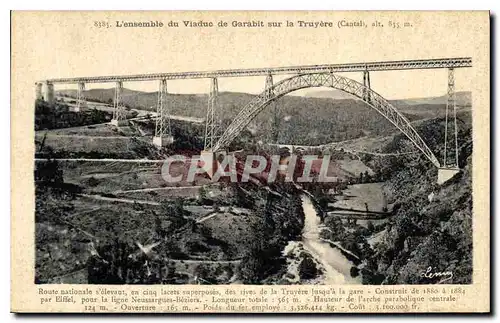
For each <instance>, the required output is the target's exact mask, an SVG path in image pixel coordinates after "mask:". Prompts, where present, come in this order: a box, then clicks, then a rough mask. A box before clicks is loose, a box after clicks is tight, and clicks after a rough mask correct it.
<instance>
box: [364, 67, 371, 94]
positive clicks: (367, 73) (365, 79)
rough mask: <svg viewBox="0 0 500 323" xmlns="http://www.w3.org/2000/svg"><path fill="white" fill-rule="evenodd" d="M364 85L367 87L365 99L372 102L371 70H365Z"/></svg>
mask: <svg viewBox="0 0 500 323" xmlns="http://www.w3.org/2000/svg"><path fill="white" fill-rule="evenodd" d="M363 85H364V86H365V89H364V90H363V99H365V100H366V101H368V102H370V101H371V95H370V89H371V85H370V71H368V70H364V71H363Z"/></svg>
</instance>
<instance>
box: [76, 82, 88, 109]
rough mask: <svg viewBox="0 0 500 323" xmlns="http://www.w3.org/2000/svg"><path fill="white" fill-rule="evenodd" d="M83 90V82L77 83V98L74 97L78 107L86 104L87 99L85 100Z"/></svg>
mask: <svg viewBox="0 0 500 323" xmlns="http://www.w3.org/2000/svg"><path fill="white" fill-rule="evenodd" d="M84 92H85V83H83V82H80V83H78V91H77V98H76V102H77V107H78V109H80V108H83V107H85V106H87V101H85V95H84Z"/></svg>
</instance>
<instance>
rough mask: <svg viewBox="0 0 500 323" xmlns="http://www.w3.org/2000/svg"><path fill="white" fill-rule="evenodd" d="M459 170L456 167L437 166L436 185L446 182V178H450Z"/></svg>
mask: <svg viewBox="0 0 500 323" xmlns="http://www.w3.org/2000/svg"><path fill="white" fill-rule="evenodd" d="M459 172H460V169H458V168H445V167H440V168H438V179H437V183H438V185H441V184H444V183H446V182H447V181H448V180H450V179H451V178H452V177H453V176H455V175H456V174H458V173H459Z"/></svg>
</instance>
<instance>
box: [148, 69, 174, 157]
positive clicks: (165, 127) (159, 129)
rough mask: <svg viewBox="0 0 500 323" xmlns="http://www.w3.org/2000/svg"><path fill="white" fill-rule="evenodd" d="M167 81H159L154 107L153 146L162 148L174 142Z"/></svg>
mask: <svg viewBox="0 0 500 323" xmlns="http://www.w3.org/2000/svg"><path fill="white" fill-rule="evenodd" d="M167 95H168V92H167V80H166V79H162V80H160V90H159V91H158V103H157V106H156V114H157V117H156V127H155V135H154V137H153V145H155V146H157V147H158V148H162V147H165V146H168V145H171V144H172V143H173V142H174V137H172V134H171V130H170V111H169V110H170V109H169V107H168V102H167Z"/></svg>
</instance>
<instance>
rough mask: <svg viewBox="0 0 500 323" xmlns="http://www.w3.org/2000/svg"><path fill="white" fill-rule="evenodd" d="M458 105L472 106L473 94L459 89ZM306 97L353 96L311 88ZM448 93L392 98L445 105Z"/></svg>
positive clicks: (405, 102) (401, 103)
mask: <svg viewBox="0 0 500 323" xmlns="http://www.w3.org/2000/svg"><path fill="white" fill-rule="evenodd" d="M455 95H456V100H457V105H459V106H471V105H472V94H471V92H470V91H458V92H457V93H456V94H455ZM306 97H309V98H328V99H334V100H342V99H349V98H351V96H350V95H349V94H346V93H343V92H341V91H331V90H311V91H309V92H307V94H306ZM446 100H447V95H446V94H443V95H441V96H432V97H426V98H409V99H403V100H390V101H391V102H392V103H393V104H394V105H396V106H406V105H424V106H426V105H444V104H446Z"/></svg>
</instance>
